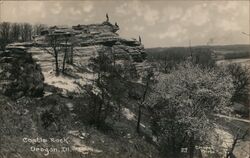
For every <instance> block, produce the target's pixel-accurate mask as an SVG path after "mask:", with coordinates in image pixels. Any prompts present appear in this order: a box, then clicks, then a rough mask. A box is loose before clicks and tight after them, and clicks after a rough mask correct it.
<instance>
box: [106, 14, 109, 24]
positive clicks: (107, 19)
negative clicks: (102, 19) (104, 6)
mask: <svg viewBox="0 0 250 158" xmlns="http://www.w3.org/2000/svg"><path fill="white" fill-rule="evenodd" d="M106 21H107V22H109V15H108V13H106Z"/></svg>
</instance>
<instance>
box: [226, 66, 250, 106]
mask: <svg viewBox="0 0 250 158" xmlns="http://www.w3.org/2000/svg"><path fill="white" fill-rule="evenodd" d="M227 69H228V71H229V72H230V74H231V75H232V77H233V84H234V86H235V92H234V95H233V97H232V101H235V102H242V103H247V101H248V97H249V85H250V76H249V69H248V68H247V67H245V66H241V65H240V64H229V65H228V66H227Z"/></svg>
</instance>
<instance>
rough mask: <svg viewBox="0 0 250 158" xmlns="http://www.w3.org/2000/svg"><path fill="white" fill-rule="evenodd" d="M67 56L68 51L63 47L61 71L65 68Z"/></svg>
mask: <svg viewBox="0 0 250 158" xmlns="http://www.w3.org/2000/svg"><path fill="white" fill-rule="evenodd" d="M67 58H68V53H67V47H66V48H65V51H64V56H63V68H62V72H63V73H64V70H65V64H66V59H67Z"/></svg>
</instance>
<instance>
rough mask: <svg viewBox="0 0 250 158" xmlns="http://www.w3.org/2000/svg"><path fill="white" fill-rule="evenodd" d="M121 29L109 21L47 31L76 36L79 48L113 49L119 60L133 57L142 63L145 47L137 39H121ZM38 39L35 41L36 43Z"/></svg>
mask: <svg viewBox="0 0 250 158" xmlns="http://www.w3.org/2000/svg"><path fill="white" fill-rule="evenodd" d="M119 29H120V28H119V26H118V24H117V23H115V25H113V24H111V23H110V22H109V21H104V22H103V23H101V24H90V25H80V24H79V25H76V26H72V29H70V28H67V29H66V28H61V29H60V28H59V27H51V28H50V30H48V31H47V33H57V32H60V33H62V32H64V33H70V34H74V35H75V37H76V41H77V46H80V47H89V46H95V47H96V48H98V47H99V46H106V47H112V51H113V53H114V54H115V55H116V56H117V59H119V58H127V57H128V56H129V57H132V59H133V60H134V61H135V62H142V61H143V60H144V59H145V57H146V52H145V49H144V46H143V45H142V44H141V42H140V41H137V40H136V39H124V38H121V37H120V36H119V35H118V34H117V33H116V32H117V31H118V30H119ZM41 37H42V36H40V37H38V38H39V39H42V38H41ZM38 38H37V39H38ZM37 39H35V41H36V40H37ZM40 43H41V42H40ZM41 45H42V44H41ZM99 48H100V47H99ZM101 49H103V48H101ZM97 51H98V50H97ZM83 53H84V52H83Z"/></svg>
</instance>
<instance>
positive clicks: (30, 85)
mask: <svg viewBox="0 0 250 158" xmlns="http://www.w3.org/2000/svg"><path fill="white" fill-rule="evenodd" d="M43 80H44V77H43V75H42V73H41V69H40V67H39V65H37V64H36V63H34V61H33V59H32V56H31V54H29V53H27V52H26V50H25V48H22V47H16V48H15V47H11V48H8V50H7V51H6V52H4V53H1V54H0V93H1V94H4V95H7V96H10V97H12V98H20V97H22V96H24V95H28V96H34V97H37V96H41V95H42V94H43V88H44V86H43Z"/></svg>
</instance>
